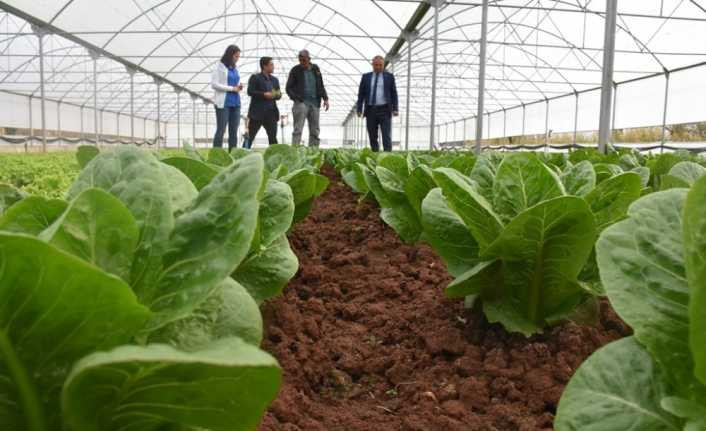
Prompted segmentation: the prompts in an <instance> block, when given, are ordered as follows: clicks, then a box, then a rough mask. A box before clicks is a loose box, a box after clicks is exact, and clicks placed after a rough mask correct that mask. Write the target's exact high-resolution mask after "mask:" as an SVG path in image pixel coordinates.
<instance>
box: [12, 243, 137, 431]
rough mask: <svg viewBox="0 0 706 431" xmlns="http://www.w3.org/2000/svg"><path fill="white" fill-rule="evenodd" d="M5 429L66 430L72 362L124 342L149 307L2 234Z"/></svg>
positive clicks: (46, 250) (99, 277)
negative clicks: (64, 396)
mask: <svg viewBox="0 0 706 431" xmlns="http://www.w3.org/2000/svg"><path fill="white" fill-rule="evenodd" d="M0 268H2V271H0V327H1V328H2V329H0V358H2V360H1V361H0V400H1V401H2V402H0V428H1V429H3V430H24V429H28V430H38V431H41V430H46V431H49V430H55V429H61V423H60V421H59V418H58V412H59V401H58V393H57V392H58V388H60V386H61V383H62V381H63V378H64V377H65V376H66V373H67V372H68V368H69V366H70V365H71V364H72V363H73V362H74V361H76V360H78V359H79V358H80V357H82V356H84V355H86V354H88V353H90V352H92V351H94V350H96V349H108V348H112V347H114V346H117V345H119V344H122V343H125V342H127V341H128V340H129V339H130V338H131V337H132V335H133V334H135V333H136V332H137V331H138V330H139V329H140V327H141V326H142V325H144V323H145V321H146V319H147V318H148V317H149V311H148V310H147V309H146V308H145V307H143V306H142V305H140V304H139V303H138V302H137V299H136V298H135V294H134V293H133V292H132V290H131V289H130V286H128V285H127V284H126V283H124V282H123V281H121V280H120V279H118V278H117V277H114V276H111V275H108V274H106V273H105V272H103V271H101V270H99V269H98V268H96V267H94V266H92V265H90V264H88V263H86V262H83V261H81V260H80V259H78V258H76V257H73V256H70V255H68V254H66V253H64V252H62V251H60V250H58V249H56V248H54V247H52V246H51V245H48V244H46V243H44V242H42V241H40V240H39V239H36V238H32V237H29V236H25V235H19V234H8V233H0Z"/></svg>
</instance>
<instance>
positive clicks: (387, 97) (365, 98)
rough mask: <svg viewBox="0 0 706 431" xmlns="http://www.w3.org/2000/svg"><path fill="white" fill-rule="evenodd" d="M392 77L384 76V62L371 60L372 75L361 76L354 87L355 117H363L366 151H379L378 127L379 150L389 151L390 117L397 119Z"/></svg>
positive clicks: (382, 59) (396, 101) (389, 75)
mask: <svg viewBox="0 0 706 431" xmlns="http://www.w3.org/2000/svg"><path fill="white" fill-rule="evenodd" d="M398 106H399V104H398V99H397V84H395V76H394V75H393V74H391V73H389V72H385V59H384V58H382V56H379V55H378V56H376V57H375V58H373V71H372V72H369V73H365V74H363V77H362V78H361V80H360V86H359V87H358V103H357V104H356V110H357V111H358V116H359V117H360V116H363V115H365V120H366V126H367V129H368V136H369V137H370V148H371V149H372V150H373V151H380V146H379V145H378V127H379V128H380V132H381V133H382V147H383V149H384V150H385V151H392V135H391V133H392V116H393V115H394V116H395V117H396V116H397V115H399V108H398Z"/></svg>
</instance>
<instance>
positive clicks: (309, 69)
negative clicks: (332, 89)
mask: <svg viewBox="0 0 706 431" xmlns="http://www.w3.org/2000/svg"><path fill="white" fill-rule="evenodd" d="M287 94H288V95H289V98H290V99H292V102H294V105H292V118H293V119H294V131H293V132H292V145H299V143H300V142H301V140H302V130H303V129H304V121H307V122H308V123H309V146H310V147H318V146H319V131H320V128H319V114H320V108H321V101H322V100H323V101H324V108H325V109H326V110H327V111H328V108H329V104H328V95H327V94H326V88H324V80H323V78H322V77H321V70H320V69H319V66H317V65H315V64H313V63H312V62H311V57H310V56H309V51H307V50H306V49H303V50H301V51H299V64H298V65H296V66H294V67H293V68H292V70H291V71H290V72H289V78H287Z"/></svg>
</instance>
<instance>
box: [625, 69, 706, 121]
mask: <svg viewBox="0 0 706 431" xmlns="http://www.w3.org/2000/svg"><path fill="white" fill-rule="evenodd" d="M704 71H706V69H703V70H702V72H704ZM665 82H666V80H665V77H664V76H663V75H661V76H656V77H654V78H649V79H642V80H639V81H633V82H628V83H625V84H620V85H618V86H617V91H616V93H615V98H616V100H615V122H614V124H613V127H614V128H616V129H624V128H633V127H645V126H661V125H662V116H663V112H664V90H665V88H664V85H665ZM702 120H706V116H704V117H702Z"/></svg>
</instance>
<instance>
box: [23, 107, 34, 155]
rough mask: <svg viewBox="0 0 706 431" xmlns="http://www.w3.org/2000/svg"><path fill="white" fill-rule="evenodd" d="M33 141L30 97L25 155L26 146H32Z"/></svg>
mask: <svg viewBox="0 0 706 431" xmlns="http://www.w3.org/2000/svg"><path fill="white" fill-rule="evenodd" d="M33 140H34V129H33V128H32V96H29V133H27V141H25V153H26V152H28V151H29V150H28V148H27V144H28V143H29V144H30V145H32V141H33Z"/></svg>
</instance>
